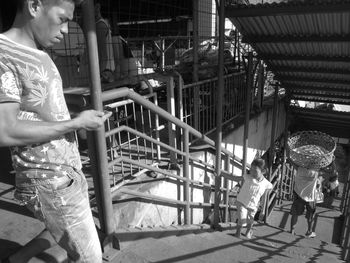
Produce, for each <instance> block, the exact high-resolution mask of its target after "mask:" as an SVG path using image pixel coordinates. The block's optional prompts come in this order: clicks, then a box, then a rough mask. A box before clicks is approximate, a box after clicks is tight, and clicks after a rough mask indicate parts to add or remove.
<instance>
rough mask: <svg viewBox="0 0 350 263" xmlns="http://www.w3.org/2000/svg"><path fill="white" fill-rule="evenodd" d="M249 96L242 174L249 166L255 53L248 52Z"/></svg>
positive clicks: (246, 110) (245, 122)
mask: <svg viewBox="0 0 350 263" xmlns="http://www.w3.org/2000/svg"><path fill="white" fill-rule="evenodd" d="M247 74H248V75H247V92H246V94H247V97H246V103H245V121H244V132H243V161H242V165H243V167H242V175H244V174H245V173H246V167H247V151H248V135H249V121H250V105H251V103H250V101H251V96H252V86H253V53H252V52H249V53H248V72H247Z"/></svg>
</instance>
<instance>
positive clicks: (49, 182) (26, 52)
mask: <svg viewBox="0 0 350 263" xmlns="http://www.w3.org/2000/svg"><path fill="white" fill-rule="evenodd" d="M17 2H18V6H17V13H16V17H15V21H14V23H13V25H12V27H11V28H10V29H9V30H8V31H6V32H4V33H3V34H0V147H3V146H6V147H7V146H10V147H11V154H12V161H13V167H14V170H15V171H16V191H15V197H16V199H18V200H19V201H20V202H21V204H23V205H26V207H27V208H28V209H29V210H31V211H32V212H33V213H34V215H35V216H36V218H38V219H40V220H41V221H43V222H44V224H45V226H46V229H45V230H44V231H43V232H42V233H40V234H39V235H38V236H37V237H36V238H34V239H33V240H32V241H30V242H29V243H28V244H26V245H25V246H24V247H23V248H21V249H20V250H18V251H17V252H16V253H15V254H13V255H11V256H10V257H9V258H7V259H5V262H6V261H7V262H16V263H21V262H27V261H28V260H29V259H30V258H32V257H33V256H35V255H36V254H38V253H40V252H41V251H43V250H45V249H47V248H49V247H51V246H52V245H54V244H56V243H58V244H59V245H60V246H61V247H62V248H64V249H65V250H66V251H67V255H68V259H69V260H70V261H72V262H90V263H98V262H102V252H101V245H100V242H99V239H98V235H97V231H96V228H95V224H94V221H93V217H92V213H91V209H90V204H89V198H88V192H87V188H88V187H87V182H86V179H85V177H84V175H83V173H82V172H81V168H82V166H81V162H80V155H79V151H78V147H77V143H76V141H75V136H74V132H75V131H76V130H78V129H85V130H96V129H99V128H101V127H103V124H104V122H105V120H106V119H107V118H108V117H109V116H110V114H104V113H103V112H99V111H95V110H87V111H83V112H81V113H80V114H79V115H78V116H77V117H76V118H74V119H71V118H70V115H69V112H68V109H67V105H66V103H65V99H64V95H63V89H62V80H61V77H60V74H59V72H58V70H57V68H56V66H55V64H54V63H53V62H52V60H51V59H50V57H49V56H48V54H47V53H46V52H44V51H43V49H45V48H48V47H51V46H53V45H54V44H55V43H58V42H60V41H61V40H62V38H63V35H64V34H67V33H68V21H69V20H71V19H72V18H73V12H74V8H75V5H76V4H79V3H80V2H81V1H79V0H18V1H17Z"/></svg>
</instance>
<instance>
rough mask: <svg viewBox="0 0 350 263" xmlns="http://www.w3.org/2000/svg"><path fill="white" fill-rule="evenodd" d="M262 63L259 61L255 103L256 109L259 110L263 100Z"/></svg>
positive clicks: (263, 80)
mask: <svg viewBox="0 0 350 263" xmlns="http://www.w3.org/2000/svg"><path fill="white" fill-rule="evenodd" d="M264 84H265V79H264V63H263V62H262V61H260V63H259V72H258V94H257V98H258V99H257V103H258V108H259V109H261V107H262V105H263V100H264Z"/></svg>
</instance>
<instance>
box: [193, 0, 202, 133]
mask: <svg viewBox="0 0 350 263" xmlns="http://www.w3.org/2000/svg"><path fill="white" fill-rule="evenodd" d="M192 26H193V49H192V51H193V53H192V55H193V73H192V75H193V82H195V83H196V82H198V47H199V35H198V34H199V32H198V28H199V0H193V22H192ZM192 103H193V112H194V119H193V121H194V128H195V129H196V130H198V129H199V104H200V100H199V86H195V87H194V90H193V102H192Z"/></svg>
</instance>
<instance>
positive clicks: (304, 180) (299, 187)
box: [290, 164, 323, 238]
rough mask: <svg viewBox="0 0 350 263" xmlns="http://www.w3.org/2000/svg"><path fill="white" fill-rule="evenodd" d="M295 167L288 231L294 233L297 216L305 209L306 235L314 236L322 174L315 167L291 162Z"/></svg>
mask: <svg viewBox="0 0 350 263" xmlns="http://www.w3.org/2000/svg"><path fill="white" fill-rule="evenodd" d="M293 165H294V166H295V168H296V171H297V173H296V176H295V181H294V200H293V204H292V208H291V211H290V212H291V214H292V218H291V222H290V232H291V233H292V234H293V235H295V230H294V229H295V225H296V224H297V221H298V217H299V216H300V215H302V214H303V213H304V210H305V209H306V215H305V217H306V220H307V232H306V234H305V236H306V237H309V238H313V237H316V233H315V232H314V229H315V228H316V225H315V221H314V219H315V212H316V203H317V202H318V200H317V193H320V192H321V185H322V180H323V178H322V176H319V171H318V170H317V169H308V168H304V167H301V166H297V165H295V164H293Z"/></svg>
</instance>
